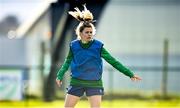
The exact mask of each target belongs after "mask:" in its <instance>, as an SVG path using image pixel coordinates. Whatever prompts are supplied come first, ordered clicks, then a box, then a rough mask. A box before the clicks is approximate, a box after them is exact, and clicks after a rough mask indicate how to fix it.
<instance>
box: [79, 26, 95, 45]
mask: <svg viewBox="0 0 180 108" xmlns="http://www.w3.org/2000/svg"><path fill="white" fill-rule="evenodd" d="M92 32H93V31H92V28H91V27H86V28H84V30H83V31H82V32H81V33H80V36H81V40H82V41H84V42H89V41H91V40H92Z"/></svg>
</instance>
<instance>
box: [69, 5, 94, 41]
mask: <svg viewBox="0 0 180 108" xmlns="http://www.w3.org/2000/svg"><path fill="white" fill-rule="evenodd" d="M83 7H84V10H83V11H82V12H81V11H80V10H79V8H77V7H76V8H74V9H75V11H69V12H68V13H69V14H70V15H72V16H73V17H74V18H75V19H76V20H78V21H80V23H79V25H78V26H77V28H76V30H75V32H76V35H77V38H78V39H81V37H80V32H82V31H83V30H84V28H86V27H91V28H92V31H93V33H92V34H93V35H95V33H96V28H95V26H94V25H93V24H92V23H93V22H95V20H93V14H92V13H91V12H90V11H89V10H88V9H87V8H86V5H83Z"/></svg>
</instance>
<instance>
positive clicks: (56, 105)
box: [0, 99, 180, 108]
mask: <svg viewBox="0 0 180 108" xmlns="http://www.w3.org/2000/svg"><path fill="white" fill-rule="evenodd" d="M63 104H64V101H63V100H56V101H53V102H48V103H47V102H42V101H39V100H29V101H16V102H14V101H11V102H10V101H0V108H63ZM76 108H89V103H88V101H86V100H80V101H79V102H78V104H77V105H76ZM102 108H180V100H133V99H126V100H113V101H107V100H103V102H102Z"/></svg>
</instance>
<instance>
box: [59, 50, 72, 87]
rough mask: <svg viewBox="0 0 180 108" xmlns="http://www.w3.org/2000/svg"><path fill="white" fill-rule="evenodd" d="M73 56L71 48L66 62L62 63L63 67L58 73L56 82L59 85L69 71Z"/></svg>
mask: <svg viewBox="0 0 180 108" xmlns="http://www.w3.org/2000/svg"><path fill="white" fill-rule="evenodd" d="M72 58H73V55H72V52H71V50H69V53H68V56H67V57H66V59H65V61H64V63H63V64H62V66H61V68H60V69H59V71H58V73H57V78H56V82H57V84H58V86H59V87H60V85H61V83H62V79H63V76H64V74H65V73H66V72H67V70H68V68H69V66H70V63H71V61H72Z"/></svg>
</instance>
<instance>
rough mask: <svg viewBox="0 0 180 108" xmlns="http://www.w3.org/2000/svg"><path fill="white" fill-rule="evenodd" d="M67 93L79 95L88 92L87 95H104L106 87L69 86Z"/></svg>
mask: <svg viewBox="0 0 180 108" xmlns="http://www.w3.org/2000/svg"><path fill="white" fill-rule="evenodd" d="M67 93H68V94H71V95H74V96H78V97H81V96H83V95H84V93H86V96H93V95H104V89H103V88H94V87H81V86H69V87H68V88H67Z"/></svg>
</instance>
